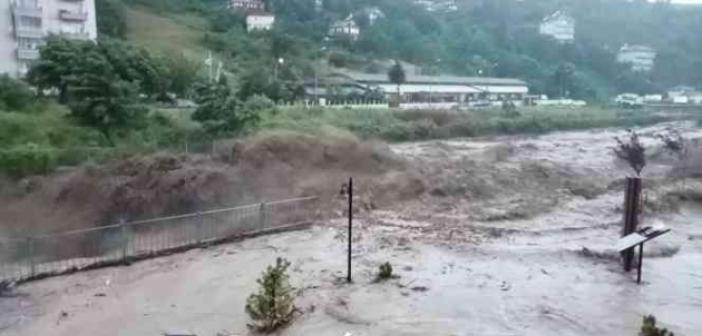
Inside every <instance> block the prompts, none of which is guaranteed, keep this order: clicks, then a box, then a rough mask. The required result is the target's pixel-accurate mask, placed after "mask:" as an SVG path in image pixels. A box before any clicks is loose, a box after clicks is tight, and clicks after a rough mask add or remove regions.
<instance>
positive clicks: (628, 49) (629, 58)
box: [617, 44, 656, 72]
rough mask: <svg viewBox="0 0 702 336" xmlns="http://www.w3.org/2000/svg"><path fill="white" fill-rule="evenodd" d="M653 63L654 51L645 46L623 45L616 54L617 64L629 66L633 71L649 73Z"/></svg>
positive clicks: (654, 58) (654, 59)
mask: <svg viewBox="0 0 702 336" xmlns="http://www.w3.org/2000/svg"><path fill="white" fill-rule="evenodd" d="M655 61H656V50H655V49H653V48H651V47H649V46H645V45H628V44H625V45H623V46H622V47H621V49H619V53H618V54H617V62H619V63H627V64H630V65H631V70H634V71H642V72H648V71H651V70H652V69H653V66H654V64H655Z"/></svg>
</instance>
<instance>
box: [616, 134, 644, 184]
mask: <svg viewBox="0 0 702 336" xmlns="http://www.w3.org/2000/svg"><path fill="white" fill-rule="evenodd" d="M614 140H616V141H617V147H616V148H614V154H615V155H616V156H617V157H618V158H620V159H622V160H624V161H626V163H628V164H629V166H630V167H631V169H633V170H634V172H636V176H641V171H642V170H643V169H644V167H646V148H645V147H644V146H643V145H642V144H641V142H640V141H639V135H638V134H636V132H635V131H632V130H629V140H628V141H624V140H622V139H619V138H618V137H615V138H614Z"/></svg>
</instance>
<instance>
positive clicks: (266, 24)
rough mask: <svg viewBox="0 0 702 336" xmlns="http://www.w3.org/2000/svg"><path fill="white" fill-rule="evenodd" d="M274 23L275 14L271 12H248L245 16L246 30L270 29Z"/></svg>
mask: <svg viewBox="0 0 702 336" xmlns="http://www.w3.org/2000/svg"><path fill="white" fill-rule="evenodd" d="M274 23H275V15H273V14H271V13H265V12H260V13H250V14H249V15H247V16H246V30H248V31H253V30H271V29H272V28H273V24H274Z"/></svg>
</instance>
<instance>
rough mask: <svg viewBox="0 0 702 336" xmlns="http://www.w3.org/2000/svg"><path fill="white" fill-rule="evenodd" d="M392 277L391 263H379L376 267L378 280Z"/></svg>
mask: <svg viewBox="0 0 702 336" xmlns="http://www.w3.org/2000/svg"><path fill="white" fill-rule="evenodd" d="M390 278H392V265H390V263H389V262H385V263H382V264H380V267H378V280H387V279H390Z"/></svg>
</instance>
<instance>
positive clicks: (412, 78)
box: [336, 71, 527, 86]
mask: <svg viewBox="0 0 702 336" xmlns="http://www.w3.org/2000/svg"><path fill="white" fill-rule="evenodd" d="M336 75H340V76H345V77H348V78H350V79H352V80H355V81H358V82H371V83H389V82H390V80H389V79H388V76H387V75H386V74H368V73H361V72H351V71H347V72H339V73H336ZM405 83H407V84H449V85H450V84H454V85H517V86H526V85H527V84H526V82H524V81H523V80H520V79H515V78H494V77H460V76H423V75H413V74H406V80H405Z"/></svg>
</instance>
